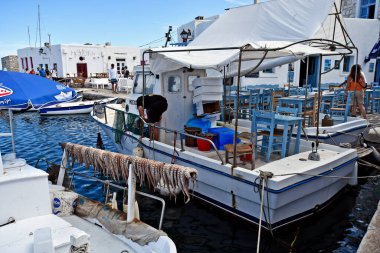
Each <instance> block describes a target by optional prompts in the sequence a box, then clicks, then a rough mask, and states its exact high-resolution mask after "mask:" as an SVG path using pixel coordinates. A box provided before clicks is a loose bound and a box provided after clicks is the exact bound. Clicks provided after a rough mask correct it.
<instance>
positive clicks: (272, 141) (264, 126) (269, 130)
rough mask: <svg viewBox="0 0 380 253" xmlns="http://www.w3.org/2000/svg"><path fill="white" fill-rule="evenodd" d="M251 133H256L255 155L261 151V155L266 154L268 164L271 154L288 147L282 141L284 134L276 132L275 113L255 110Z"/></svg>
mask: <svg viewBox="0 0 380 253" xmlns="http://www.w3.org/2000/svg"><path fill="white" fill-rule="evenodd" d="M251 131H252V132H253V133H255V140H254V143H255V154H256V155H257V150H258V149H260V151H261V154H262V155H264V154H265V161H266V162H269V159H270V155H271V153H273V152H281V151H282V147H283V145H286V143H283V142H282V141H281V140H282V133H278V132H275V112H266V111H258V110H254V111H253V115H252V124H251ZM259 137H260V138H259Z"/></svg>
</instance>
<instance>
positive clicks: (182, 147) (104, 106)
mask: <svg viewBox="0 0 380 253" xmlns="http://www.w3.org/2000/svg"><path fill="white" fill-rule="evenodd" d="M102 107H103V110H99V109H96V108H95V105H94V110H93V114H94V115H95V113H100V111H102V113H103V114H104V120H105V123H106V124H107V123H108V122H107V109H110V110H113V111H121V110H119V109H116V108H113V107H110V106H108V105H102ZM121 112H123V113H124V114H123V115H124V116H125V115H126V114H127V115H128V112H126V111H121ZM136 116H137V115H136ZM139 118H140V120H141V122H142V123H143V124H144V126H145V125H146V126H148V127H150V128H152V130H153V129H154V128H156V129H159V130H162V131H165V133H173V134H176V135H179V139H180V143H181V149H180V151H181V152H184V151H186V150H185V145H184V143H183V139H184V137H185V136H187V137H190V138H194V139H199V140H202V141H206V142H208V143H209V144H210V145H211V147H212V148H213V149H214V150H215V152H216V154H217V156H218V158H219V160H220V162H221V164H222V165H225V164H226V163H225V162H224V160H223V157H222V155H221V154H220V152H219V151H218V149H217V148H216V145H215V144H214V142H213V141H212V140H210V139H207V138H204V137H202V136H197V135H193V134H189V133H186V132H184V131H179V130H173V129H169V128H166V127H162V126H156V125H155V124H152V123H148V122H146V121H145V120H144V119H143V118H141V117H139Z"/></svg>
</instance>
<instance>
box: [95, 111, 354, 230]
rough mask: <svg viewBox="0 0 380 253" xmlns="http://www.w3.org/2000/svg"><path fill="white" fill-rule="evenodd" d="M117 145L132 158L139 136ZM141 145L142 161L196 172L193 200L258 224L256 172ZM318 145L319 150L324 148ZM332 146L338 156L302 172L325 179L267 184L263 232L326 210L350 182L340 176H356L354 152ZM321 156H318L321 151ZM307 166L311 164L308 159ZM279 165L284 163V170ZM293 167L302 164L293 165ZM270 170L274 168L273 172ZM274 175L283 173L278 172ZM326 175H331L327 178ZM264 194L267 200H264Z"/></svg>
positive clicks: (145, 143) (164, 147)
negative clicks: (321, 209)
mask: <svg viewBox="0 0 380 253" xmlns="http://www.w3.org/2000/svg"><path fill="white" fill-rule="evenodd" d="M95 118H96V117H95ZM97 122H98V123H99V124H100V126H101V127H102V128H103V130H104V131H105V132H106V134H107V135H108V136H109V137H111V139H114V129H112V128H111V127H110V126H108V125H106V124H103V123H102V122H100V121H97ZM120 141H121V142H120V143H119V144H116V147H117V149H118V151H119V152H120V153H125V154H131V153H132V151H133V149H134V148H135V147H136V146H137V144H138V143H139V142H138V136H136V135H133V134H132V133H129V132H126V133H125V134H123V136H122V138H121V140H120ZM140 146H142V147H143V149H144V157H146V158H149V159H153V160H157V161H162V162H167V163H170V162H173V161H175V163H176V164H180V165H183V166H188V167H192V168H195V169H197V170H198V180H197V183H196V184H195V185H193V191H194V196H196V197H197V198H200V199H202V200H204V201H207V202H208V203H210V204H212V205H215V206H217V207H218V208H220V209H223V210H225V211H227V212H229V213H231V214H233V215H235V216H238V217H240V218H243V219H245V220H248V221H250V222H252V223H256V224H258V222H259V217H260V199H261V197H260V194H259V193H258V192H259V191H258V190H259V189H260V185H259V182H260V180H259V178H258V177H259V172H258V170H255V171H249V170H247V169H244V168H239V167H237V168H234V169H233V170H231V166H230V165H229V164H227V165H222V163H221V162H220V161H216V160H213V159H210V158H207V157H204V156H201V155H199V154H196V153H192V152H189V151H183V152H181V151H180V150H179V149H177V155H175V157H173V147H172V146H169V145H166V144H164V143H161V142H157V141H155V142H154V143H153V144H152V142H150V141H149V140H148V139H147V138H144V139H143V140H142V142H141V143H140ZM321 146H322V147H323V146H324V144H321ZM329 146H330V145H329ZM330 147H331V146H330ZM334 148H335V149H337V150H339V151H340V152H342V153H340V152H332V153H334V154H329V156H330V155H331V156H335V157H328V158H326V162H323V163H320V162H318V164H319V165H318V166H315V165H313V164H311V165H310V169H309V170H307V173H308V174H310V175H324V177H322V176H310V175H309V176H302V175H298V174H297V172H296V171H295V170H291V169H290V170H287V169H286V168H284V171H283V173H284V174H285V173H289V172H294V173H295V174H294V175H292V176H289V177H285V178H281V177H277V176H276V177H274V178H273V179H269V180H268V182H267V183H268V186H266V190H265V194H264V195H265V196H264V198H262V199H264V210H266V211H265V212H266V216H267V217H270V220H266V221H265V220H264V221H263V222H262V224H263V225H264V226H265V227H266V228H268V229H277V228H280V227H282V226H284V225H287V224H289V223H293V222H295V221H297V220H299V219H301V218H304V217H307V216H309V215H311V214H313V213H314V212H315V209H316V208H317V209H318V208H320V207H323V206H325V205H326V204H327V203H328V202H329V201H330V200H331V199H332V198H333V197H334V196H335V195H336V194H338V193H339V192H340V191H341V190H342V189H343V188H344V187H345V186H346V185H348V184H349V179H347V178H340V177H350V176H355V173H356V152H355V150H349V149H341V148H339V147H333V149H334ZM321 152H323V151H321ZM326 152H327V151H326ZM339 153H340V154H339ZM343 153H344V154H343ZM307 155H308V152H307V153H306V152H304V153H301V154H298V155H295V156H291V157H287V158H284V159H281V160H278V161H275V162H273V163H270V164H268V165H265V166H262V167H260V169H259V170H263V171H266V170H268V171H275V170H276V168H277V169H278V168H281V167H286V166H287V165H289V164H293V163H300V162H299V160H301V158H303V159H305V157H306V159H307ZM321 156H322V157H323V153H322V155H321ZM337 156H339V158H337ZM305 163H306V162H305ZM307 163H309V164H310V161H307ZM284 164H287V165H285V166H284ZM300 164H302V163H300ZM295 167H302V166H301V165H299V166H297V165H295ZM273 168H275V169H274V170H273ZM292 168H293V167H292ZM231 171H233V173H231ZM275 174H282V173H280V172H278V171H277V172H276V173H275ZM327 176H333V177H332V178H327ZM267 195H268V200H269V202H267V201H266V200H267Z"/></svg>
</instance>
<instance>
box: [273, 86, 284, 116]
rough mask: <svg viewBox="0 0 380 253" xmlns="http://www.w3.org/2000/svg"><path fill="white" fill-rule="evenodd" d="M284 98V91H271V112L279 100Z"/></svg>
mask: <svg viewBox="0 0 380 253" xmlns="http://www.w3.org/2000/svg"><path fill="white" fill-rule="evenodd" d="M283 96H284V90H283V89H279V90H273V91H272V94H271V110H272V111H274V110H275V109H276V107H277V105H278V103H279V102H280V99H281V98H282V97H283Z"/></svg>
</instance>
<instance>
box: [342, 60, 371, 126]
mask: <svg viewBox="0 0 380 253" xmlns="http://www.w3.org/2000/svg"><path fill="white" fill-rule="evenodd" d="M366 87H367V84H366V79H365V76H364V73H363V72H362V67H361V66H360V65H359V64H355V65H353V66H352V67H351V70H350V74H349V75H348V77H347V86H346V94H347V92H348V91H352V92H353V97H352V100H353V104H352V108H351V109H352V111H351V112H352V116H356V108H359V111H360V114H361V116H362V118H363V119H366V118H367V116H366V112H365V107H364V95H365V90H366Z"/></svg>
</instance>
